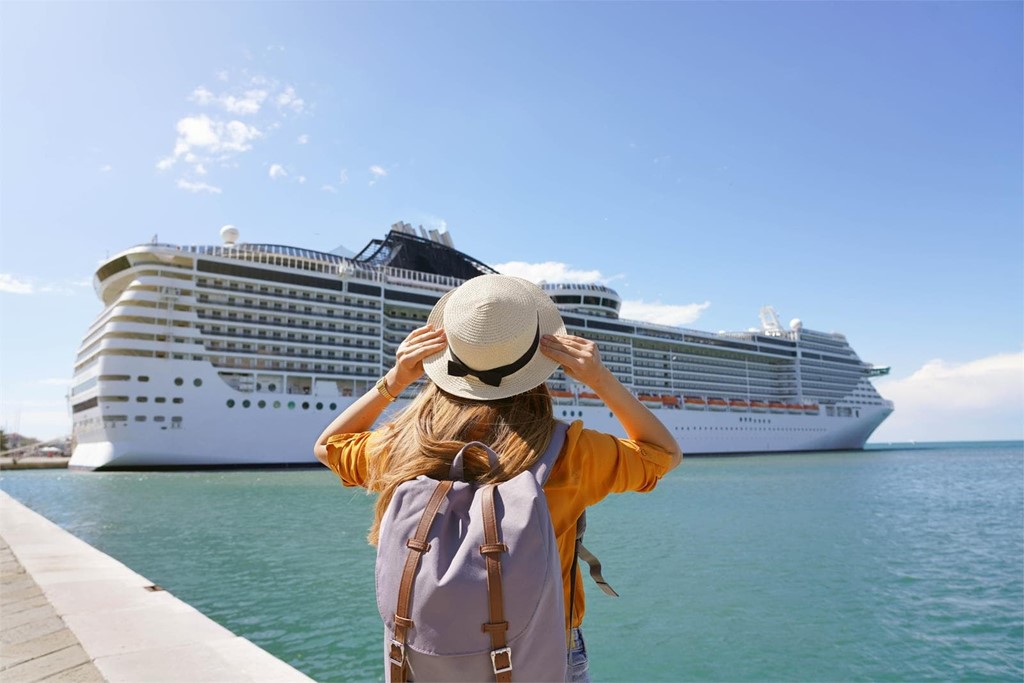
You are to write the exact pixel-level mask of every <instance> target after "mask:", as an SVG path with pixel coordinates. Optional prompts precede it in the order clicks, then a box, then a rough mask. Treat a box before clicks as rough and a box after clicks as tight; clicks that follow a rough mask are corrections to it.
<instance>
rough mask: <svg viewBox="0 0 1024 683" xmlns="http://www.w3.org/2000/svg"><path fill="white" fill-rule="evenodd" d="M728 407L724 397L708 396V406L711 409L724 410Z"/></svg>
mask: <svg viewBox="0 0 1024 683" xmlns="http://www.w3.org/2000/svg"><path fill="white" fill-rule="evenodd" d="M728 407H729V404H728V403H726V402H725V399H724V398H709V399H708V408H711V410H725V409H726V408H728Z"/></svg>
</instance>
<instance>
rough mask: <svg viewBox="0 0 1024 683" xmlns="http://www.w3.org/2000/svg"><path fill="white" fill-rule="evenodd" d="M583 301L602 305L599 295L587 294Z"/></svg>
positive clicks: (592, 304) (593, 304)
mask: <svg viewBox="0 0 1024 683" xmlns="http://www.w3.org/2000/svg"><path fill="white" fill-rule="evenodd" d="M583 303H584V304H588V305H591V306H600V305H601V297H599V296H585V297H583Z"/></svg>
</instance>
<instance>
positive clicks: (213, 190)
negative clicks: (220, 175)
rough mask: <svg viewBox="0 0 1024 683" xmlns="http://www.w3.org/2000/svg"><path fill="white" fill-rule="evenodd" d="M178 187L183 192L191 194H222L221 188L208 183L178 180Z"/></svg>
mask: <svg viewBox="0 0 1024 683" xmlns="http://www.w3.org/2000/svg"><path fill="white" fill-rule="evenodd" d="M178 187H179V188H181V189H182V190H188V191H189V192H209V193H210V194H220V193H221V189H220V188H219V187H215V186H213V185H210V184H208V183H201V182H195V181H192V180H186V179H185V178H179V179H178Z"/></svg>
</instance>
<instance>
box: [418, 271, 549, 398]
mask: <svg viewBox="0 0 1024 683" xmlns="http://www.w3.org/2000/svg"><path fill="white" fill-rule="evenodd" d="M517 279H522V278H517ZM523 282H529V281H528V280H523ZM529 284H530V285H531V289H530V291H531V295H532V296H533V297H534V301H535V303H536V307H537V315H538V324H539V325H540V334H541V336H544V335H546V334H565V323H563V322H562V315H561V314H560V313H559V312H558V308H557V307H556V306H555V302H554V301H552V300H551V297H550V296H548V295H547V294H546V293H544V290H542V289H540V288H539V287H537V286H536V285H535V284H533V283H532V282H531V283H529ZM534 290H535V291H534ZM454 292H455V290H454V289H453V290H451V291H450V292H448V293H447V294H445V295H444V296H442V297H441V298H440V299H439V300H438V302H437V303H436V304H434V308H433V310H431V311H430V315H429V316H428V317H427V322H428V323H429V324H430V325H432V326H433V327H434V328H435V329H437V328H441V327H444V312H445V307H446V306H447V305H448V301H449V299H450V298H451V296H452V294H453V293H454ZM451 359H452V350H451V347H450V346H446V347H445V350H444V351H442V352H440V353H437V354H434V355H433V356H430V357H429V358H426V359H425V360H424V361H423V369H424V371H425V372H426V373H427V376H428V377H429V378H430V379H431V380H432V381H433V382H434V384H436V385H437V386H438V387H439V388H441V389H443V390H444V391H446V392H448V393H449V394H454V395H456V396H461V397H462V398H469V399H475V400H478V401H496V400H498V399H501V398H508V397H509V396H515V395H516V394H521V393H523V392H524V391H529V390H530V389H533V388H534V387H536V386H539V385H541V384H543V383H544V382H545V381H547V379H548V378H549V377H551V375H553V374H554V373H555V371H556V370H557V369H558V363H557V362H555V361H553V360H551V359H550V358H548V357H547V356H545V355H544V354H543V353H541V351H540V348H538V349H537V351H536V353H534V355H533V358H531V359H530V362H529V363H527V364H526V366H525V367H524V368H522V369H521V370H518V371H516V372H514V373H512V374H511V375H507V376H505V377H503V378H502V379H501V384H500V385H499V386H496V387H494V386H491V385H489V384H485V383H484V382H482V381H480V380H479V379H477V378H476V377H475V376H473V375H466V376H464V377H455V376H452V375H449V374H448V361H450V360H451ZM481 369H486V368H481Z"/></svg>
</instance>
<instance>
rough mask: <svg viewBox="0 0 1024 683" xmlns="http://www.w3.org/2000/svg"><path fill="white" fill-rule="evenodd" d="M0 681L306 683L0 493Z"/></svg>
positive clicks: (289, 669)
mask: <svg viewBox="0 0 1024 683" xmlns="http://www.w3.org/2000/svg"><path fill="white" fill-rule="evenodd" d="M0 563H2V577H0V680H3V681H4V683H14V682H19V683H29V682H31V681H46V682H47V683H72V682H75V683H77V682H82V683H93V682H99V681H108V682H110V683H121V682H124V683H161V682H167V683H183V682H185V681H188V682H189V683H199V682H203V681H208V682H210V683H235V682H237V683H249V682H256V681H275V682H278V681H279V682H280V683H310V681H312V679H311V678H309V677H308V676H306V675H305V674H303V673H302V672H300V671H298V670H297V669H294V668H292V667H291V666H289V665H288V664H286V663H285V662H283V661H281V660H280V659H277V658H276V657H274V656H273V655H271V654H270V653H268V652H266V651H265V650H262V649H261V648H259V647H257V646H256V645H254V644H253V643H252V642H250V641H248V640H246V639H245V638H242V637H240V636H237V635H235V634H234V633H232V632H231V631H229V630H228V629H226V628H224V627H223V626H220V625H219V624H217V623H216V622H214V621H212V620H211V619H209V618H207V617H206V616H205V615H203V614H202V613H200V612H199V611H198V610H196V609H195V608H193V607H191V606H190V605H188V604H186V603H184V602H182V601H181V600H179V599H178V598H176V597H174V596H173V595H171V594H170V593H169V592H167V591H165V590H162V589H160V588H159V587H158V586H154V585H153V582H152V581H149V580H148V579H146V578H145V577H143V576H141V575H139V574H137V573H135V572H134V571H132V570H131V569H129V568H128V567H126V566H125V565H124V564H122V563H120V562H118V561H117V560H115V559H114V558H112V557H110V556H108V555H105V554H104V553H102V552H100V551H99V550H97V549H95V548H93V547H92V546H90V545H88V544H87V543H85V542H84V541H82V540H80V539H78V538H76V537H75V536H73V535H71V534H70V533H68V532H66V531H64V530H63V529H61V528H60V527H58V526H57V525H56V524H53V523H52V522H50V521H49V520H47V519H46V518H44V517H42V516H41V515H39V514H37V513H35V512H33V511H32V510H30V509H28V508H27V507H25V506H24V505H22V504H21V503H19V502H18V501H16V500H15V499H14V498H12V497H11V496H9V495H8V494H7V493H5V492H2V491H0Z"/></svg>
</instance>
